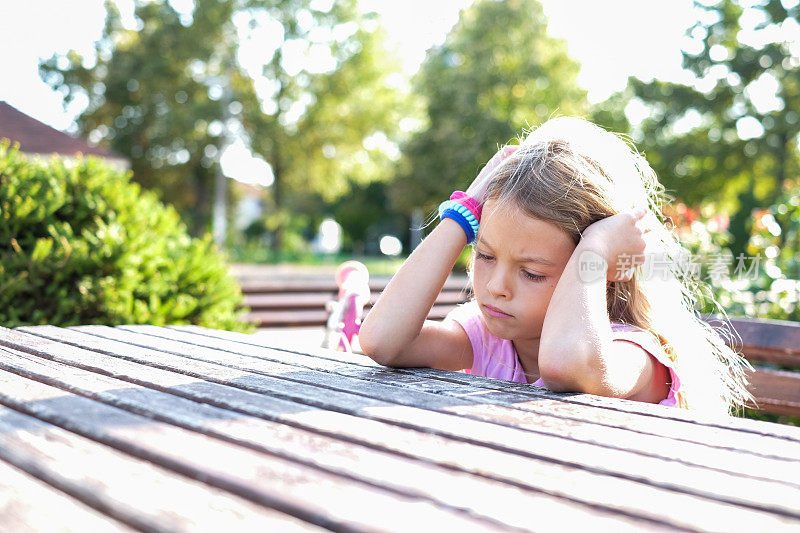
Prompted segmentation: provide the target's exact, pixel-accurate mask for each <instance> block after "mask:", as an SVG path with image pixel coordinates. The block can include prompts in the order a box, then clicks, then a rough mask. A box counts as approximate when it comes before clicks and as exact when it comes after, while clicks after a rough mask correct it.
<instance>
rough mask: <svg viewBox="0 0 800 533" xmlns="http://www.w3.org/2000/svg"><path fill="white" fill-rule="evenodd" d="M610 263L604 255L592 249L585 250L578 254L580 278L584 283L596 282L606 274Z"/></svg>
mask: <svg viewBox="0 0 800 533" xmlns="http://www.w3.org/2000/svg"><path fill="white" fill-rule="evenodd" d="M607 270H608V264H606V260H605V259H603V256H602V255H600V254H598V253H597V252H593V251H591V250H584V251H583V252H581V255H579V256H578V278H580V280H581V281H582V282H584V283H594V282H596V281H599V280H601V279H603V278H605V276H606V271H607Z"/></svg>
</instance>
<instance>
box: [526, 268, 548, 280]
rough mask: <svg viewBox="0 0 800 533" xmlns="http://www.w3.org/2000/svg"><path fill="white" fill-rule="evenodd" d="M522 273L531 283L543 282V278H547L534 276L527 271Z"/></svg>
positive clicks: (538, 275)
mask: <svg viewBox="0 0 800 533" xmlns="http://www.w3.org/2000/svg"><path fill="white" fill-rule="evenodd" d="M522 273H523V274H524V275H525V277H526V278H528V279H529V280H531V281H544V278H546V277H547V276H542V275H540V274H534V273H532V272H528V271H527V270H523V271H522Z"/></svg>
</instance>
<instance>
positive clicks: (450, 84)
mask: <svg viewBox="0 0 800 533" xmlns="http://www.w3.org/2000/svg"><path fill="white" fill-rule="evenodd" d="M0 41H1V42H2V48H3V50H4V53H3V56H2V59H0V67H2V72H3V83H2V85H1V86H0V101H2V102H0V111H2V114H0V137H8V138H10V139H11V141H16V142H18V143H20V145H21V146H20V151H21V152H25V153H42V154H48V153H52V152H58V153H61V154H62V155H63V156H70V155H74V154H70V151H73V152H75V151H80V152H81V153H84V154H91V153H94V154H96V155H98V156H100V157H103V158H105V159H106V160H107V161H108V162H109V164H112V165H116V167H117V168H120V169H123V170H130V171H131V172H132V175H131V180H132V181H134V182H136V183H138V184H140V185H141V187H142V188H143V189H144V190H147V191H153V192H154V193H155V194H157V195H158V197H159V198H160V199H161V200H162V201H163V202H165V203H167V204H170V205H172V206H174V208H175V210H176V211H177V213H178V215H179V217H180V220H181V222H182V224H185V227H186V231H187V232H188V234H189V235H192V236H194V237H202V236H203V235H207V234H210V235H212V236H213V239H214V241H215V242H216V243H217V245H218V246H219V247H220V248H221V249H222V250H224V252H225V254H226V257H227V260H228V261H230V262H235V263H269V264H277V263H280V264H284V263H285V264H305V265H314V264H331V265H335V264H338V263H339V262H340V261H342V260H344V259H352V258H359V259H362V260H363V261H365V262H366V263H367V264H368V266H370V268H371V270H372V271H373V272H377V273H384V274H390V273H391V272H393V271H394V269H395V268H396V267H397V266H398V265H399V264H400V262H401V261H402V258H403V257H404V256H405V255H407V254H408V253H409V252H410V251H411V250H412V249H413V247H414V246H415V245H416V244H417V243H418V242H419V241H420V239H421V238H422V237H423V235H424V231H425V230H424V228H423V226H424V223H425V221H426V219H427V218H428V217H429V215H430V214H431V213H432V212H433V210H434V209H435V207H436V205H438V203H439V202H440V201H441V200H442V199H443V198H444V197H445V196H446V195H448V194H449V193H450V192H451V191H452V190H454V189H463V188H465V187H466V186H467V185H468V184H469V183H470V181H471V179H472V178H473V177H474V176H475V175H476V174H477V172H478V171H479V170H480V168H481V166H482V164H483V163H484V162H485V161H486V160H487V159H488V158H489V157H490V156H491V155H492V154H493V153H494V151H495V150H496V149H497V147H498V145H501V144H504V143H506V142H509V141H513V140H514V138H515V136H516V135H518V134H519V133H520V132H522V131H523V130H524V129H526V128H530V127H535V126H536V125H538V124H540V123H541V122H543V121H544V120H546V119H547V118H548V117H551V116H553V115H558V114H563V115H580V116H585V117H587V118H589V119H590V120H593V121H595V122H597V123H598V124H600V125H602V126H604V127H606V128H608V129H612V130H614V131H617V132H620V133H625V134H627V135H629V136H630V138H631V139H633V141H634V142H635V143H636V145H637V146H638V148H639V149H640V150H641V151H642V152H644V154H645V156H646V157H647V159H648V160H649V162H650V164H651V165H652V166H653V168H654V169H655V170H656V172H657V173H658V175H659V177H660V180H661V182H662V183H663V184H664V185H665V186H666V188H667V192H668V194H669V195H670V196H671V197H672V198H673V199H674V201H673V202H672V203H671V204H670V205H669V206H667V207H665V214H666V215H667V216H669V217H670V218H671V220H672V223H673V224H675V226H676V228H677V231H678V232H679V233H680V234H681V235H682V237H683V239H684V242H685V244H686V246H687V247H688V248H689V249H690V250H691V251H692V253H693V254H695V257H697V258H698V263H699V266H700V268H702V269H703V272H704V274H705V275H706V277H707V278H709V277H710V278H712V281H713V282H714V283H713V291H714V294H713V295H712V296H713V297H714V298H716V299H718V301H719V302H720V303H721V304H722V305H723V307H725V308H726V309H727V310H728V311H729V312H731V313H732V314H740V315H748V316H760V317H770V318H784V319H793V320H797V319H800V313H799V312H798V308H797V302H798V283H800V282H798V281H797V280H798V279H800V272H798V255H797V250H798V242H797V241H798V233H797V229H798V226H800V189H798V183H799V182H800V180H798V163H799V162H800V159H798V131H799V130H800V69H799V68H798V67H799V66H800V24H798V1H797V0H719V1H714V0H702V1H696V2H692V1H691V0H661V1H658V0H646V1H643V0H639V1H637V0H607V1H604V2H589V1H577V0H541V1H536V0H438V1H434V2H431V1H428V2H423V1H421V0H409V1H405V2H393V1H389V0H385V1H384V0H360V1H357V0H336V1H332V0H283V1H279V0H152V1H145V0H135V1H134V0H109V1H106V2H102V1H101V0H75V1H71V2H61V1H57V0H30V1H28V2H6V3H4V4H3V6H2V7H0ZM26 121H28V122H26ZM30 121H33V122H30ZM20 124H22V125H21V126H20ZM40 126H43V127H45V128H47V127H50V128H53V129H54V130H49V129H45V130H37V129H36V128H37V127H40ZM15 128H16V129H15ZM25 128H28V130H29V131H28V135H29V137H30V136H32V137H33V138H34V141H30V140H28V141H27V142H28V144H27V145H26V141H25V139H26V137H25V136H24V135H25V133H24V132H25V131H26V130H25ZM55 130H58V131H57V132H56V131H55ZM31 131H33V133H32V134H31V133H30V132H31ZM20 132H22V133H20ZM48 132H49V133H48ZM59 132H65V133H67V134H68V135H69V136H71V137H72V138H73V139H77V140H80V141H82V142H83V143H84V144H83V145H77V148H75V147H74V146H72V145H70V146H66V147H65V148H62V147H61V145H58V146H57V144H58V142H61V141H59V140H58V138H57V135H56V134H57V133H59ZM15 135H16V138H15ZM62 141H63V139H62ZM36 142H39V143H40V144H43V146H35V143H36ZM48 143H50V144H48ZM71 146H72V147H71ZM462 266H463V264H462Z"/></svg>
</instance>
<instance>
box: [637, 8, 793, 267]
mask: <svg viewBox="0 0 800 533" xmlns="http://www.w3.org/2000/svg"><path fill="white" fill-rule="evenodd" d="M787 5H788V4H787V3H786V2H781V1H779V0H765V1H763V2H757V3H754V2H745V1H742V0H720V1H717V2H695V9H696V10H697V12H698V21H697V23H696V24H695V25H694V26H693V27H692V28H691V29H690V30H689V33H688V36H689V41H688V44H687V46H686V48H685V50H684V51H683V58H684V59H683V65H684V68H685V69H687V70H688V71H689V72H691V73H692V74H693V75H694V76H695V77H696V81H695V82H694V83H693V84H692V85H681V84H676V83H668V82H664V81H653V82H649V83H645V82H642V81H639V80H635V79H632V80H630V87H631V89H632V92H633V94H634V95H635V97H636V98H638V99H639V100H641V101H643V102H644V103H645V104H646V105H647V106H648V107H649V108H650V114H649V116H648V118H646V119H645V120H644V121H643V122H642V123H641V124H640V125H639V126H638V128H637V129H636V131H635V138H636V140H637V141H640V143H641V145H642V146H644V148H645V150H646V152H647V156H648V159H649V161H650V163H651V164H652V165H653V167H654V168H655V169H656V171H657V172H658V173H659V175H660V177H661V180H662V182H664V183H665V185H666V186H667V188H668V189H669V190H671V191H672V193H673V194H674V196H676V197H677V198H678V199H680V200H683V201H685V202H687V203H689V204H693V205H694V204H698V203H701V202H704V201H709V200H711V201H714V202H715V203H716V204H717V205H718V207H719V208H720V209H723V210H727V211H731V212H735V215H734V216H733V217H732V220H731V228H730V230H731V233H732V235H733V243H732V249H733V251H734V253H740V252H743V251H744V250H745V246H746V243H747V240H748V238H749V235H750V232H751V224H752V211H753V209H754V208H755V207H757V206H768V205H770V204H772V203H773V202H774V201H775V200H776V199H777V198H778V196H779V195H780V194H781V191H782V188H783V187H784V186H786V185H788V183H787V181H796V176H797V172H798V170H800V168H799V165H798V161H799V160H798V149H797V141H798V132H800V69H798V67H799V66H800V48H798V42H800V26H798V23H797V21H798V18H799V16H800V11H799V8H798V6H797V4H795V5H794V6H793V7H786V6H787Z"/></svg>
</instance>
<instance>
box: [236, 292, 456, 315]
mask: <svg viewBox="0 0 800 533" xmlns="http://www.w3.org/2000/svg"><path fill="white" fill-rule="evenodd" d="M379 296H380V295H379V294H375V293H373V294H372V295H371V296H370V300H369V302H367V305H366V307H372V306H373V305H375V302H376V301H377V300H378V297H379ZM335 299H336V295H335V294H333V295H331V293H330V292H308V293H304V292H300V293H267V294H246V295H245V298H244V305H245V306H247V307H249V308H250V309H251V310H253V311H255V310H258V309H309V308H311V309H325V304H327V303H328V302H329V301H331V300H335ZM462 301H463V296H462V295H461V294H460V293H458V292H442V293H439V295H438V296H437V297H436V302H435V303H436V304H450V305H454V304H459V303H461V302H462Z"/></svg>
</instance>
